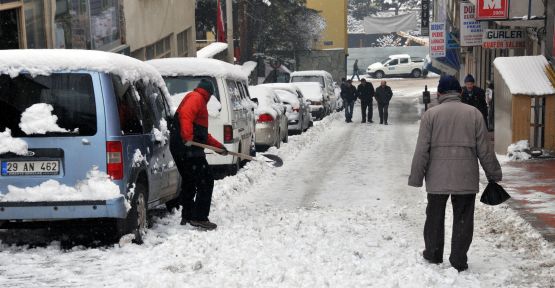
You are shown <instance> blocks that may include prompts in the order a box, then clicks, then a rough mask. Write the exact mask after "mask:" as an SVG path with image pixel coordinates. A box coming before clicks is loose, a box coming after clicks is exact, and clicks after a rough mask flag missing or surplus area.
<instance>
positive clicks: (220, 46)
mask: <svg viewBox="0 0 555 288" xmlns="http://www.w3.org/2000/svg"><path fill="white" fill-rule="evenodd" d="M227 47H228V45H227V43H222V42H214V43H210V44H209V45H208V46H206V47H204V48H202V49H200V50H198V51H197V57H198V58H214V56H216V55H218V54H219V53H221V52H224V51H225V50H227Z"/></svg>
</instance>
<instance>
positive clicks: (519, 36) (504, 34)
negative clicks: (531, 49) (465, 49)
mask: <svg viewBox="0 0 555 288" xmlns="http://www.w3.org/2000/svg"><path fill="white" fill-rule="evenodd" d="M525 47H526V35H525V31H524V30H513V29H503V30H500V29H484V37H483V38H482V48H485V49H515V48H525Z"/></svg>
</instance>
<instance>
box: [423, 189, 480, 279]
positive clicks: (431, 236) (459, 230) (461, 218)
mask: <svg viewBox="0 0 555 288" xmlns="http://www.w3.org/2000/svg"><path fill="white" fill-rule="evenodd" d="M449 196H451V204H452V205H453V236H452V237H451V255H450V256H449V262H451V265H453V267H455V268H457V269H460V268H466V267H468V264H467V261H468V258H467V256H466V253H467V252H468V249H469V248H470V243H472V234H473V232H474V201H475V199H476V194H467V195H442V194H428V206H427V207H426V224H424V242H425V245H426V250H424V257H425V258H426V259H428V260H430V261H432V262H435V263H441V262H443V244H444V238H445V206H446V205H447V199H449Z"/></svg>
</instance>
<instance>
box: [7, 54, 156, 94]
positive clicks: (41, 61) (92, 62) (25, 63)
mask: <svg viewBox="0 0 555 288" xmlns="http://www.w3.org/2000/svg"><path fill="white" fill-rule="evenodd" d="M83 70H84V71H95V72H102V73H110V74H115V75H118V76H120V77H121V79H122V80H123V81H126V82H127V81H129V82H133V81H137V80H143V81H145V82H152V83H158V84H159V85H161V86H162V85H164V80H163V79H162V77H160V74H159V73H158V72H157V71H156V69H153V68H152V67H151V66H149V65H146V64H145V63H144V62H142V61H139V60H137V59H134V58H131V57H129V56H125V55H121V54H116V53H111V52H104V51H95V50H78V49H19V50H1V51H0V74H8V75H10V77H16V76H17V75H19V74H20V73H30V74H31V75H33V76H36V75H50V74H52V73H55V72H71V71H83ZM163 87H165V86H163Z"/></svg>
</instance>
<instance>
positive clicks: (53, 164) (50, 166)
mask: <svg viewBox="0 0 555 288" xmlns="http://www.w3.org/2000/svg"><path fill="white" fill-rule="evenodd" d="M58 174H60V161H58V160H50V161H2V176H25V175H58Z"/></svg>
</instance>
